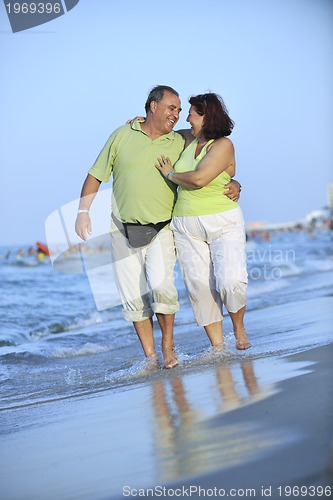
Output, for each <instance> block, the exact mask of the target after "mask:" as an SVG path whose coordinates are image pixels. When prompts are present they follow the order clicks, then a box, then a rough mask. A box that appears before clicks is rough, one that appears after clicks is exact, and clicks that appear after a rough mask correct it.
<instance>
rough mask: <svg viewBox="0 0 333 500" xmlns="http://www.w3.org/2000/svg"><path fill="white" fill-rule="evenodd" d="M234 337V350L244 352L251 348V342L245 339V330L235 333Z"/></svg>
mask: <svg viewBox="0 0 333 500" xmlns="http://www.w3.org/2000/svg"><path fill="white" fill-rule="evenodd" d="M235 337H236V349H238V350H239V351H245V349H249V348H250V347H252V345H251V342H250V341H249V339H248V337H247V333H246V331H245V330H242V331H241V332H237V333H236V332H235Z"/></svg>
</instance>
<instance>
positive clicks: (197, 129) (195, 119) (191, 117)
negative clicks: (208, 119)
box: [186, 106, 204, 139]
mask: <svg viewBox="0 0 333 500" xmlns="http://www.w3.org/2000/svg"><path fill="white" fill-rule="evenodd" d="M186 121H187V122H188V123H189V124H190V125H191V132H192V134H193V135H194V137H196V138H197V139H200V137H201V132H202V126H203V122H204V115H199V114H198V113H197V111H196V109H195V107H194V106H191V107H190V110H189V112H188V117H187V118H186Z"/></svg>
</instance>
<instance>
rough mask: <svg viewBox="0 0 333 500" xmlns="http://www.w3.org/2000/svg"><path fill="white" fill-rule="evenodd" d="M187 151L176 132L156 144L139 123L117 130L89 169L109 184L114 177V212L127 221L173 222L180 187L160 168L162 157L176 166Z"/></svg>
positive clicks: (156, 141)
mask: <svg viewBox="0 0 333 500" xmlns="http://www.w3.org/2000/svg"><path fill="white" fill-rule="evenodd" d="M183 149H184V139H183V138H182V136H181V135H179V134H177V133H176V132H173V131H172V132H170V133H169V134H165V135H162V136H160V137H158V138H157V139H155V140H154V141H153V140H152V139H151V138H150V137H149V136H148V135H147V134H146V133H145V132H143V130H142V129H141V126H140V123H139V122H138V121H135V122H134V123H133V125H132V126H130V125H124V126H122V127H120V128H118V129H117V130H115V131H114V132H113V133H112V134H111V136H110V137H109V139H108V141H107V143H106V144H105V146H104V148H103V149H102V151H101V153H100V154H99V156H98V158H97V160H96V162H95V163H94V165H93V166H92V167H91V169H90V170H89V174H91V175H92V176H93V177H95V178H96V179H98V180H100V181H102V182H108V181H109V179H110V176H111V173H112V175H113V193H112V211H113V213H114V214H115V216H116V217H118V218H119V219H120V220H122V221H123V222H140V223H141V224H148V223H150V222H152V223H154V224H155V223H157V222H162V221H165V220H168V219H171V216H172V210H173V208H174V204H175V200H176V189H177V188H176V186H175V185H174V184H173V183H172V182H169V181H166V180H165V179H164V177H163V176H162V175H161V174H160V172H159V171H158V170H157V169H156V167H155V163H156V162H157V158H158V157H159V156H161V155H165V156H168V157H169V158H170V159H171V161H172V163H175V162H176V161H177V160H178V158H179V156H180V154H181V152H182V151H183Z"/></svg>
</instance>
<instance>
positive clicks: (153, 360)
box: [146, 352, 159, 370]
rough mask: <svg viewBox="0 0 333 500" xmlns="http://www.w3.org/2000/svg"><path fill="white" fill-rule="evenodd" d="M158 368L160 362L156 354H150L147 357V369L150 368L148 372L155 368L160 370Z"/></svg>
mask: <svg viewBox="0 0 333 500" xmlns="http://www.w3.org/2000/svg"><path fill="white" fill-rule="evenodd" d="M158 366H159V362H158V356H157V354H156V352H154V353H153V354H150V355H149V356H146V367H147V368H148V370H154V368H158Z"/></svg>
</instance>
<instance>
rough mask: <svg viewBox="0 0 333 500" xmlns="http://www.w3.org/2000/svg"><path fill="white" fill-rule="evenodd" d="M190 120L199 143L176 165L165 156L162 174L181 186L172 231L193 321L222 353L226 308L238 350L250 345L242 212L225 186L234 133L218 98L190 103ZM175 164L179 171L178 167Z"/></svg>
mask: <svg viewBox="0 0 333 500" xmlns="http://www.w3.org/2000/svg"><path fill="white" fill-rule="evenodd" d="M189 102H190V104H191V106H190V110H189V115H188V118H187V121H188V122H189V123H190V125H191V131H192V134H193V136H194V137H195V139H194V140H193V141H192V142H190V144H189V145H187V147H186V149H185V150H184V152H183V153H182V155H181V157H180V159H179V160H178V161H177V162H176V163H175V162H173V161H172V159H170V158H169V157H167V156H166V155H165V154H162V155H160V157H159V158H158V162H157V163H156V167H157V169H158V170H159V171H160V172H161V173H162V174H163V176H164V178H165V179H167V180H168V181H171V182H173V183H174V184H176V185H178V186H179V187H178V196H177V202H176V205H175V208H174V211H173V217H172V222H171V226H170V227H171V229H172V230H173V232H174V236H175V243H176V249H177V255H178V259H179V262H180V266H181V270H182V274H183V278H184V282H185V285H186V288H187V291H188V293H189V297H190V301H191V305H192V308H193V312H194V316H195V319H196V321H197V324H198V325H199V326H203V327H204V328H205V330H206V333H207V335H208V337H209V340H210V342H211V345H212V346H213V347H214V349H215V350H217V351H220V350H222V349H223V346H224V342H223V330H222V319H223V316H222V308H223V304H224V305H225V307H226V309H227V311H228V313H229V315H230V317H231V320H232V324H233V329H234V335H235V337H236V348H237V349H239V350H244V349H248V348H249V347H251V344H250V342H249V340H248V337H247V333H246V331H245V328H244V313H245V305H246V289H247V270H246V248H245V243H246V241H245V228H244V220H243V215H242V211H241V208H240V207H239V206H238V203H237V202H235V201H233V200H231V199H230V198H228V197H227V196H225V195H224V196H221V190H222V188H223V186H224V185H225V184H226V183H228V182H229V181H230V178H231V177H232V176H234V175H235V170H236V162H235V153H234V146H233V143H232V142H231V140H230V139H228V138H227V136H229V135H230V133H231V131H232V129H233V125H234V123H233V121H232V120H231V118H230V117H229V115H228V112H227V110H226V108H225V105H224V102H223V100H222V99H221V97H219V96H218V95H216V94H214V93H208V94H201V95H197V96H193V97H191V98H190V99H189ZM173 165H174V168H173Z"/></svg>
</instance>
